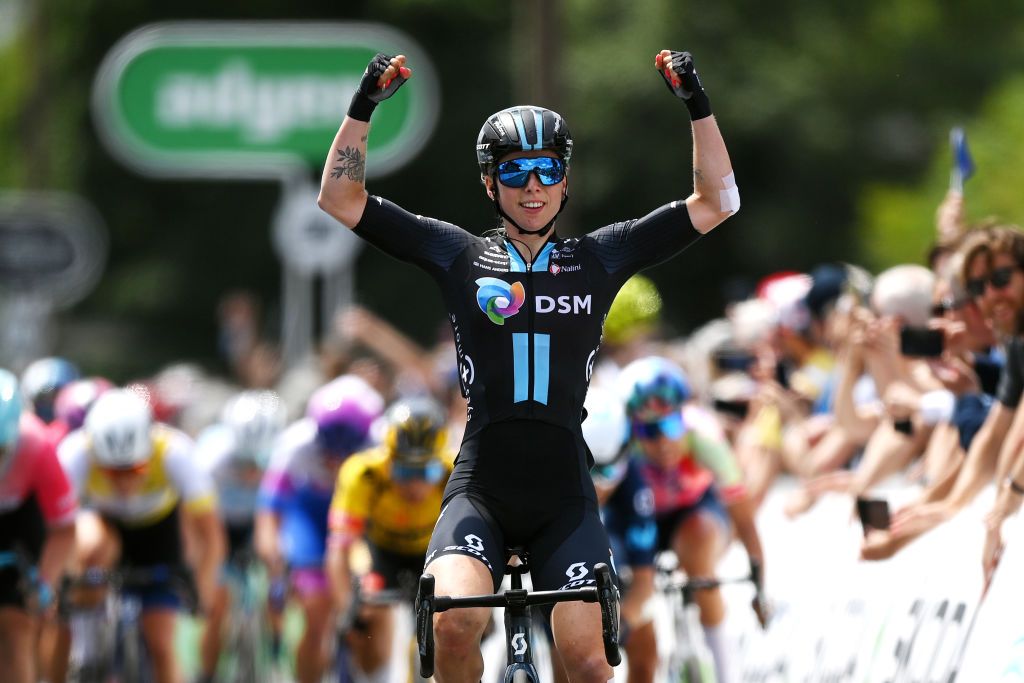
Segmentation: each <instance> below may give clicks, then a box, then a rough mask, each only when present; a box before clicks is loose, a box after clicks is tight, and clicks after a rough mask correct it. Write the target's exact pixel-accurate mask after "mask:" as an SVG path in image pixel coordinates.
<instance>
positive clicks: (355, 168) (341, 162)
mask: <svg viewBox="0 0 1024 683" xmlns="http://www.w3.org/2000/svg"><path fill="white" fill-rule="evenodd" d="M337 152H338V159H337V164H338V165H337V166H335V167H334V168H333V169H331V177H332V178H340V177H342V176H345V177H346V178H348V179H349V180H351V181H352V182H354V183H362V182H363V179H364V178H365V177H366V157H365V156H363V153H362V152H360V151H359V150H358V149H357V148H355V147H346V148H345V149H339V150H337Z"/></svg>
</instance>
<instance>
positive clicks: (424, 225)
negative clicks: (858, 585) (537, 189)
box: [355, 196, 700, 590]
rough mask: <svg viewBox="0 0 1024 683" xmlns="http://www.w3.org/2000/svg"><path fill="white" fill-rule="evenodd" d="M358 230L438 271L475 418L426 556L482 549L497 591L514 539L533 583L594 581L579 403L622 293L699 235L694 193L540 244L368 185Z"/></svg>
mask: <svg viewBox="0 0 1024 683" xmlns="http://www.w3.org/2000/svg"><path fill="white" fill-rule="evenodd" d="M355 232H356V234H358V235H359V236H360V237H363V238H365V239H366V240H367V241H369V242H370V243H372V244H374V245H375V246H377V247H379V248H380V249H382V250H383V251H385V252H387V253H388V254H391V255H392V256H395V257H397V258H400V259H402V260H404V261H408V262H411V263H414V264H416V265H418V266H420V267H421V268H423V269H424V270H426V271H427V272H428V273H430V274H431V276H433V277H434V279H435V280H437V282H438V284H439V285H440V286H441V291H442V295H443V297H444V300H445V304H446V306H447V308H448V315H449V320H450V321H451V324H452V330H453V332H454V334H455V351H456V354H457V357H458V364H459V382H460V385H461V388H462V395H463V396H464V397H466V398H467V399H468V401H469V407H468V422H467V425H466V434H465V437H464V438H463V442H462V447H461V449H460V451H459V457H458V459H457V460H456V464H455V471H454V472H453V473H452V476H451V478H449V480H448V485H447V486H446V488H445V495H444V503H443V505H444V508H443V511H442V513H441V516H440V518H439V519H438V521H437V525H436V526H435V527H434V533H433V534H432V536H431V539H430V547H429V548H428V551H427V563H428V564H429V563H430V562H431V561H432V560H433V559H434V558H436V557H440V556H442V555H448V554H460V555H468V556H471V557H474V558H476V559H477V560H479V561H481V562H483V563H484V564H485V565H486V566H487V567H488V568H489V569H490V571H491V575H492V579H493V581H494V585H495V588H496V587H497V586H498V584H500V582H501V578H502V575H503V573H504V560H505V557H504V550H505V548H506V547H507V546H523V547H525V548H526V549H527V551H528V552H529V553H530V554H531V575H532V576H533V581H534V587H535V588H537V589H541V590H554V589H557V588H575V587H580V586H583V585H587V584H588V583H592V582H593V578H592V577H593V575H594V567H595V565H596V564H597V563H599V562H605V563H607V562H609V561H610V559H611V558H610V555H609V548H608V538H607V535H606V534H605V532H604V527H603V526H602V524H601V519H600V517H599V515H598V512H597V500H596V495H595V493H594V485H593V483H592V481H591V479H590V476H589V468H590V463H589V462H588V457H587V448H586V444H585V442H584V440H583V433H582V430H581V428H580V423H581V421H582V416H583V401H584V398H586V394H587V385H588V384H589V382H590V375H591V372H592V371H593V368H594V360H595V358H596V356H597V352H598V348H599V347H600V344H601V328H602V325H603V323H604V318H605V315H606V314H607V313H608V308H609V307H610V306H611V303H612V299H614V297H615V294H616V292H618V290H619V288H620V287H621V286H622V285H623V283H625V281H626V280H627V279H629V277H630V276H631V275H633V274H634V273H636V272H637V271H638V270H640V269H641V268H643V267H645V266H650V265H653V264H655V263H658V262H659V261H663V260H665V259H667V258H669V257H670V256H672V255H673V254H675V253H676V252H678V251H680V250H682V249H683V248H685V247H686V246H688V245H690V244H691V243H693V242H694V241H695V240H696V239H697V238H698V237H699V236H700V234H699V233H698V232H697V231H696V230H695V229H694V228H693V225H692V223H691V222H690V216H689V212H688V211H687V208H686V205H685V203H683V202H673V203H671V204H668V205H666V206H663V207H661V208H660V209H658V210H657V211H654V212H653V213H651V214H649V215H648V216H646V217H644V218H641V219H639V220H633V221H627V222H624V223H615V224H612V225H609V226H606V227H604V228H601V229H599V230H595V231H594V232H592V233H589V234H587V235H585V236H583V237H580V238H560V237H558V236H557V235H554V236H552V237H551V239H549V240H548V241H547V242H546V243H545V244H544V246H543V248H541V250H540V253H539V254H536V255H531V254H526V255H524V254H523V253H522V252H521V251H520V250H519V249H518V248H517V246H516V243H515V242H514V241H513V240H509V239H507V238H506V237H505V236H504V235H500V234H494V235H490V236H485V237H477V236H475V235H472V234H470V233H468V232H466V231H465V230H463V229H461V228H458V227H456V226H454V225H451V224H450V223H444V222H441V221H438V220H434V219H432V218H424V217H422V216H414V215H412V214H410V213H408V212H407V211H404V210H403V209H401V208H399V207H398V206H396V205H394V204H392V203H391V202H388V201H385V200H383V199H381V198H379V197H372V196H371V197H370V199H369V201H368V202H367V204H366V209H365V211H364V213H363V217H362V219H361V220H360V221H359V224H358V225H357V226H356V227H355ZM521 244H522V243H520V245H521ZM524 248H525V247H524Z"/></svg>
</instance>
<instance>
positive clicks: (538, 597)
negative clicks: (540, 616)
mask: <svg viewBox="0 0 1024 683" xmlns="http://www.w3.org/2000/svg"><path fill="white" fill-rule="evenodd" d="M597 601H598V595H597V589H596V588H575V589H572V590H564V591H535V592H529V591H527V590H526V589H525V588H520V589H518V590H507V591H505V592H503V593H495V594H493V595H467V596H463V597H448V596H435V597H434V608H433V611H434V612H435V613H437V612H447V611H448V610H450V609H460V608H465V607H526V606H534V605H553V604H555V603H558V602H597Z"/></svg>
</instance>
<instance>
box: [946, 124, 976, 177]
mask: <svg viewBox="0 0 1024 683" xmlns="http://www.w3.org/2000/svg"><path fill="white" fill-rule="evenodd" d="M949 146H950V147H951V148H952V149H953V171H952V173H951V174H950V179H949V185H950V187H951V188H952V189H955V190H958V191H960V192H963V190H964V182H965V181H966V180H967V179H968V178H970V177H971V176H972V175H974V160H973V159H972V158H971V150H970V149H968V148H967V134H966V133H965V132H964V129H963V128H961V127H959V126H957V127H955V128H953V129H952V130H951V131H949Z"/></svg>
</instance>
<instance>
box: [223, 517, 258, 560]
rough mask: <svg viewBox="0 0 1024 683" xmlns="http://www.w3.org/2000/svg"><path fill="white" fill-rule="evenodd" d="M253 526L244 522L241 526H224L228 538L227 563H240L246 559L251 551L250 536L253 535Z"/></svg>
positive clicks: (251, 523)
mask: <svg viewBox="0 0 1024 683" xmlns="http://www.w3.org/2000/svg"><path fill="white" fill-rule="evenodd" d="M253 529H254V524H253V522H251V521H250V522H245V523H242V524H225V525H224V530H225V531H226V532H227V537H228V563H229V564H230V563H232V562H234V563H239V564H240V563H241V561H242V560H243V559H248V556H249V555H251V553H252V551H253V547H252V535H253Z"/></svg>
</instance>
